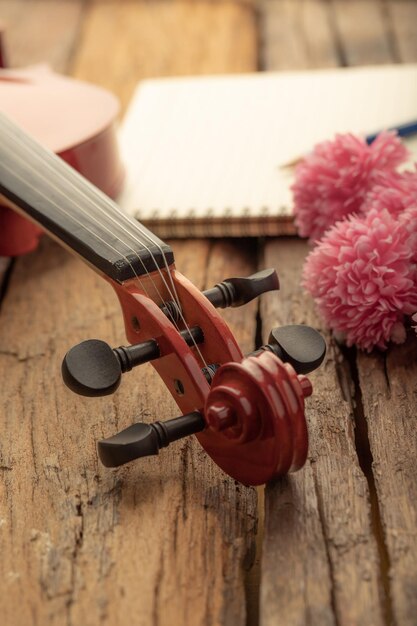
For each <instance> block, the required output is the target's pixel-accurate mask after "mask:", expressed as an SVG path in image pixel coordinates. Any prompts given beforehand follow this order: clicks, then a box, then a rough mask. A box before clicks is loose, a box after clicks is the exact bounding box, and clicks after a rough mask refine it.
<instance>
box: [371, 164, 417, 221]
mask: <svg viewBox="0 0 417 626" xmlns="http://www.w3.org/2000/svg"><path fill="white" fill-rule="evenodd" d="M413 206H414V207H417V171H413V172H403V173H402V174H400V173H398V172H384V173H381V172H378V173H377V175H376V176H375V184H374V186H373V187H372V189H371V190H370V191H369V192H368V194H367V196H366V199H365V201H364V203H363V204H362V207H361V212H363V213H367V212H368V211H369V210H370V209H379V210H381V209H387V211H389V212H390V213H391V214H392V215H398V214H399V213H401V212H402V211H404V210H405V209H408V208H409V207H413Z"/></svg>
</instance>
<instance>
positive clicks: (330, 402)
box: [260, 239, 384, 626]
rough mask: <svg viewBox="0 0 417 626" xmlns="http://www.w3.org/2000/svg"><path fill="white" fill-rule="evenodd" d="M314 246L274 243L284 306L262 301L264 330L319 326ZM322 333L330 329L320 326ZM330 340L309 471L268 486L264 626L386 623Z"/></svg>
mask: <svg viewBox="0 0 417 626" xmlns="http://www.w3.org/2000/svg"><path fill="white" fill-rule="evenodd" d="M306 251H307V244H305V243H304V242H301V241H297V240H294V239H292V240H291V239H287V240H280V241H279V242H274V243H270V244H269V245H267V247H266V251H265V264H266V265H267V266H274V267H277V268H278V271H279V274H280V278H281V285H282V288H281V293H280V298H279V299H272V298H271V297H268V298H265V302H264V304H263V310H262V321H263V325H264V327H266V328H267V329H269V328H270V327H272V326H275V325H281V324H294V323H306V324H309V325H312V326H314V327H316V328H320V320H319V319H318V318H317V316H316V315H315V314H314V311H313V307H312V305H311V301H310V299H309V297H308V296H306V295H305V294H304V293H303V289H302V288H301V286H300V275H301V268H302V264H303V260H304V257H305V254H306ZM321 330H322V331H323V332H324V333H325V330H324V329H321ZM325 336H326V337H327V341H328V346H329V351H328V356H327V359H326V363H325V365H324V366H323V367H322V368H321V369H320V370H319V371H318V372H316V373H315V374H313V375H312V376H311V379H312V382H313V385H314V388H315V392H316V393H315V394H314V395H313V396H312V398H310V399H309V400H307V415H308V423H309V432H310V452H309V459H308V463H307V465H306V467H305V469H304V470H303V471H301V472H299V473H297V474H295V475H294V476H290V477H288V478H287V479H284V480H279V481H276V482H275V483H272V484H270V485H269V486H268V487H267V489H266V496H265V501H266V524H265V533H264V545H263V556H262V579H261V605H260V606H261V624H262V626H272V625H273V624H277V623H279V624H291V625H292V624H297V625H298V624H310V623H311V624H340V625H345V624H346V625H347V624H374V625H379V624H381V625H382V624H384V619H383V597H382V596H383V593H382V589H381V588H380V584H379V571H378V546H377V544H376V540H375V537H374V536H373V531H372V526H371V521H370V517H371V508H370V504H369V500H368V486H367V481H366V478H365V476H364V475H363V473H362V471H361V469H360V466H359V461H358V457H357V453H356V450H355V441H354V428H355V424H354V416H353V407H352V391H353V387H352V383H351V380H350V374H349V370H348V367H347V364H346V363H344V361H343V357H342V355H341V353H340V351H339V349H338V348H337V346H335V345H334V343H333V342H332V340H331V338H330V336H329V335H328V334H327V335H326V333H325Z"/></svg>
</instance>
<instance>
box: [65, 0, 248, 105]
mask: <svg viewBox="0 0 417 626" xmlns="http://www.w3.org/2000/svg"><path fill="white" fill-rule="evenodd" d="M256 65H257V33H256V28H255V14H254V11H253V8H252V7H251V6H250V5H249V6H248V5H245V4H236V3H235V2H232V1H226V2H210V1H199V2H187V1H178V2H177V1H171V2H161V1H155V2H132V1H129V0H117V1H107V2H101V1H100V0H93V1H92V2H91V3H89V5H88V10H87V13H86V15H85V20H84V28H83V45H82V46H80V47H79V48H78V51H77V54H76V57H75V60H74V64H73V74H74V76H76V77H78V78H84V79H88V80H92V81H93V82H95V83H97V84H100V85H102V86H103V87H107V88H109V89H111V90H112V91H114V92H115V93H117V94H118V96H119V98H120V99H121V102H122V107H123V109H124V108H125V107H126V105H127V103H128V102H129V100H130V97H131V96H132V93H133V90H134V88H135V86H136V85H137V82H138V81H139V80H141V79H144V78H151V77H155V76H173V75H187V74H219V73H225V72H228V73H229V72H248V71H251V70H254V69H256Z"/></svg>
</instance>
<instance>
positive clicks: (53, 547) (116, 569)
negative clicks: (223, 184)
mask: <svg viewBox="0 0 417 626" xmlns="http://www.w3.org/2000/svg"><path fill="white" fill-rule="evenodd" d="M53 4H54V6H57V5H58V3H56V4H55V3H53ZM23 5H24V7H23ZM41 5H42V3H40V4H39V6H41ZM1 8H2V3H1V2H0V11H1ZM20 8H21V9H22V11H24V12H28V13H29V14H30V13H31V12H33V15H36V14H37V10H38V6H37V3H36V2H31V3H21V6H20ZM103 11H104V12H108V13H106V15H107V17H106V18H105V19H106V20H110V21H111V24H110V23H109V24H108V26H107V29H108V30H107V31H106V33H107V34H108V35H109V36H110V35H111V36H112V38H113V39H117V40H120V39H122V38H125V40H126V41H124V43H123V45H122V44H120V46H121V47H120V48H118V47H117V45H115V42H114V41H112V40H109V38H108V37H107V38H106V37H105V38H104V39H103V29H104V30H105V28H106V27H105V26H104V23H105V19H104V18H103V17H102V16H103V13H102V12H103ZM239 15H240V16H241V17H239ZM248 15H252V13H251V11H249V9H248V7H246V6H244V5H242V6H241V7H240V8H236V7H234V6H232V5H231V4H230V3H225V4H222V3H220V4H219V3H215V4H211V3H203V4H202V5H201V6H200V8H198V7H197V6H196V5H194V4H193V3H190V4H188V3H175V2H174V3H170V4H169V6H168V5H167V4H166V3H152V5H150V4H148V3H137V2H135V3H133V2H132V3H128V2H123V3H122V2H116V1H115V2H103V3H98V2H97V3H89V4H88V6H87V7H86V8H85V12H84V17H83V28H82V36H81V39H78V22H77V23H76V25H74V24H73V25H72V26H71V27H70V26H69V25H68V28H70V29H72V31H71V32H72V36H73V43H72V44H71V45H69V46H68V48H67V49H68V50H70V49H72V48H73V45H74V43H75V41H76V40H77V41H78V43H77V54H76V58H75V59H74V57H72V56H71V55H68V57H67V66H72V67H74V72H75V73H76V75H78V76H82V77H83V78H86V79H91V80H96V81H97V82H102V83H103V84H108V85H111V86H112V87H113V88H115V89H116V91H119V93H120V95H121V97H122V98H125V99H126V98H127V97H128V94H129V93H130V91H129V90H131V89H132V88H133V85H134V83H135V82H136V81H137V80H139V79H140V78H141V77H144V76H150V75H153V74H154V73H163V72H162V69H161V68H165V73H171V74H173V73H184V72H193V73H199V72H200V71H229V70H230V71H233V70H235V69H241V70H243V69H246V70H248V71H249V70H252V69H254V68H255V66H256V58H255V57H254V56H253V54H254V51H255V43H256V32H255V25H254V22H253V24H252V31H250V22H249V20H248V17H247V16H248ZM29 18H30V15H25V19H26V20H29ZM116 18H117V19H116ZM22 19H23V15H22ZM242 23H244V24H246V26H245V28H246V35H245V36H242V29H241V24H242ZM134 24H136V26H137V30H135V28H134ZM144 24H146V29H145V28H144ZM181 24H182V25H183V26H184V27H186V29H187V33H186V37H187V38H188V39H189V42H190V43H189V45H191V42H193V43H192V45H193V46H194V48H193V50H194V52H191V53H186V52H185V48H184V32H183V29H182V28H181V27H180V25H181ZM207 25H209V26H210V28H214V26H216V28H217V31H218V32H220V33H227V35H225V34H223V35H222V36H221V37H220V38H216V39H215V40H214V39H213V34H212V33H211V32H210V31H209V30H207ZM19 27H20V21H19V19H17V18H16V20H15V22H14V26H13V28H14V29H15V30H14V32H12V29H11V30H10V38H12V36H13V38H15V40H16V41H17V40H19ZM138 33H140V35H141V36H140V38H139V37H138ZM250 33H252V35H250ZM104 34H105V33H104ZM23 35H24V36H25V37H26V30H24V31H23ZM116 35H118V37H116ZM66 37H67V39H66V41H67V42H68V41H69V39H70V36H69V34H68V33H67V35H66ZM157 40H158V42H159V43H158V45H157V44H156V41H157ZM127 41H128V43H127ZM65 45H67V44H65ZM182 47H183V49H184V53H183V54H177V51H179V50H180V49H181V48H182ZM138 48H140V58H139V61H138V58H137V56H135V53H133V54H132V55H129V54H128V51H129V50H133V51H134V50H137V49H138ZM22 49H23V44H22ZM43 52H45V56H46V57H47V50H46V49H44V50H43ZM113 54H115V55H116V59H117V62H116V61H114V59H113V61H114V62H113V61H112V55H113ZM100 55H101V56H100ZM99 58H100V59H101V61H100V63H98V65H96V62H95V61H94V59H99ZM235 58H236V59H240V60H239V65H238V64H237V62H235ZM29 60H30V59H27V60H26V61H25V59H24V58H22V63H24V62H28V61H29ZM100 72H101V74H100ZM100 76H101V78H100ZM126 85H128V87H127V86H126ZM125 86H126V90H125V91H124V88H125ZM175 252H176V259H177V266H178V268H179V269H180V270H181V271H183V272H184V273H185V274H186V275H188V276H189V277H190V278H191V279H192V280H193V281H194V282H195V283H196V284H197V285H198V286H199V287H201V288H203V287H204V286H206V285H207V286H209V285H211V284H212V283H214V282H217V281H218V280H220V279H223V278H224V277H225V276H226V275H228V276H230V275H234V274H235V273H236V274H246V273H250V272H252V271H253V270H254V269H255V267H256V265H255V264H256V255H255V254H254V253H253V251H252V250H251V248H250V247H246V248H245V249H239V246H237V245H232V244H228V243H225V242H223V243H221V242H220V243H218V244H213V245H212V244H210V243H209V242H205V241H191V242H184V243H181V244H179V243H178V244H175ZM227 317H228V320H229V321H230V323H231V326H232V327H233V328H234V330H235V331H236V333H237V336H238V337H239V339H240V340H241V341H242V345H243V348H244V349H245V350H250V349H252V348H253V347H254V341H255V331H256V304H253V305H251V306H249V307H246V308H245V310H233V311H230V312H228V314H227ZM88 337H101V338H103V339H105V340H106V341H109V343H110V344H113V345H120V343H123V341H124V339H123V328H122V319H121V315H120V311H119V306H118V304H117V302H116V299H115V297H114V295H113V293H112V291H111V289H110V288H109V287H108V286H107V285H106V284H105V283H104V282H103V281H102V280H101V279H99V278H98V277H96V276H95V275H94V274H93V273H92V272H91V271H90V270H88V269H87V268H86V267H85V266H83V265H82V264H81V263H80V262H79V261H78V260H76V259H74V258H72V257H71V256H69V255H68V254H67V253H66V252H64V251H63V250H61V249H59V248H58V247H57V246H56V245H55V244H52V243H48V242H46V241H45V242H44V243H43V244H42V246H41V249H40V250H39V251H38V252H36V253H34V254H32V255H30V256H28V257H26V258H22V259H19V260H18V261H17V262H16V264H15V267H14V270H13V272H12V276H11V281H10V284H9V288H8V290H7V293H6V296H5V297H4V299H3V302H2V308H1V311H0V372H1V376H2V380H3V381H7V384H6V382H4V388H3V394H2V399H1V409H0V423H1V433H2V436H1V445H0V456H1V460H0V503H1V505H0V506H1V513H0V519H1V522H0V553H1V555H2V558H1V565H0V572H1V574H0V580H1V594H0V614H1V616H2V617H1V621H2V624H4V625H5V626H17V625H19V626H20V625H21V624H25V625H26V624H56V625H60V624H83V626H89V625H90V624H91V625H96V624H98V623H105V624H111V625H112V626H113V625H117V624H126V623H134V624H138V625H142V624H143V625H144V626H148V625H149V624H159V625H161V626H162V625H164V624H169V625H173V624H192V625H193V626H194V625H196V624H219V625H229V624H230V625H233V626H234V625H237V626H238V625H240V624H241V625H243V624H245V621H246V617H245V616H246V606H245V605H246V602H247V600H246V597H245V595H246V594H245V585H244V579H245V572H246V570H247V569H248V568H249V567H250V565H251V561H252V559H253V545H254V541H255V536H256V524H257V510H256V501H257V498H256V491H255V490H253V489H247V488H243V487H241V486H240V485H237V484H235V482H234V481H233V480H231V479H228V478H227V477H225V476H224V475H223V474H222V473H221V472H220V470H218V469H217V468H216V467H215V466H214V465H213V464H212V463H211V461H210V460H208V459H207V457H206V456H205V454H204V453H203V451H202V450H201V449H200V448H199V446H198V444H197V443H196V442H195V441H192V440H189V441H185V442H182V443H178V445H173V446H172V447H171V448H170V449H168V450H166V451H164V453H161V455H160V456H159V457H158V458H151V459H146V460H144V461H143V462H141V463H137V464H133V465H132V466H130V467H126V468H123V469H121V470H118V471H109V470H106V469H104V468H103V467H101V466H100V465H99V464H98V462H97V457H96V451H95V442H96V441H97V439H99V438H101V437H103V436H108V435H110V434H112V433H114V432H116V431H117V430H118V429H120V428H122V427H124V426H127V425H128V424H130V423H132V422H133V421H135V419H144V420H152V419H155V418H162V419H164V418H168V417H172V416H175V415H176V414H177V411H176V409H175V406H174V404H173V402H172V401H171V400H169V399H168V398H167V394H166V393H165V390H164V389H163V387H162V386H161V384H160V383H159V381H158V379H157V377H156V375H155V374H154V372H153V370H152V368H151V367H150V366H149V367H148V366H144V367H143V368H140V369H139V370H136V371H135V372H133V373H131V374H129V375H127V376H126V377H125V380H124V381H123V384H122V387H121V390H120V391H119V392H118V393H117V394H115V396H114V397H112V398H110V399H109V398H107V399H95V400H87V401H86V400H85V399H81V398H78V397H76V396H74V395H73V394H71V393H70V392H69V391H68V390H66V389H65V388H64V387H63V385H62V383H61V379H60V362H61V359H62V356H63V354H64V353H65V351H66V350H67V349H68V348H69V347H70V346H72V345H73V344H75V343H77V342H79V341H80V340H82V339H85V338H88Z"/></svg>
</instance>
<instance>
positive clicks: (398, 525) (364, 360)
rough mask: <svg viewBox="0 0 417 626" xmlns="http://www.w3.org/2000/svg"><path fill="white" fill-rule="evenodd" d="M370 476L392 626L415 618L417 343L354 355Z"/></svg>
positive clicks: (407, 625) (408, 625) (411, 341)
mask: <svg viewBox="0 0 417 626" xmlns="http://www.w3.org/2000/svg"><path fill="white" fill-rule="evenodd" d="M358 372H359V383H360V391H361V401H362V403H363V409H364V414H365V416H366V421H367V426H368V437H369V443H370V451H371V454H372V459H373V464H372V474H373V478H374V481H375V487H376V494H377V497H378V503H379V507H378V508H379V511H378V513H379V514H380V517H381V524H382V536H381V537H380V541H381V542H382V543H383V549H384V550H386V551H387V562H386V563H385V570H386V571H385V575H386V578H387V584H388V589H389V594H390V601H391V605H392V606H391V607H390V610H391V613H392V616H393V622H394V623H395V624H401V626H412V625H414V624H415V623H416V615H417V593H416V591H417V531H416V528H417V504H416V503H417V480H416V469H415V468H416V457H417V412H416V409H417V338H416V337H415V335H414V333H413V334H411V333H410V336H409V337H408V339H407V343H406V344H405V345H404V346H396V347H393V348H391V349H390V350H389V351H388V352H387V353H386V354H372V355H366V354H362V353H359V355H358Z"/></svg>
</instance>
